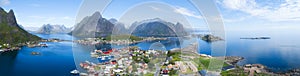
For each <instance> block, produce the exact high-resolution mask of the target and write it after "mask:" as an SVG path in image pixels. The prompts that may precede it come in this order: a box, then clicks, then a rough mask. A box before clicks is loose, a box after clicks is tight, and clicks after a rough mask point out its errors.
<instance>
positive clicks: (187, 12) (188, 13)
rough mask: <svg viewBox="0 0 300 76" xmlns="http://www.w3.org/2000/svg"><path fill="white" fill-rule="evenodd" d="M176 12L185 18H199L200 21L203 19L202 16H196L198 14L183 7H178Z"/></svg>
mask: <svg viewBox="0 0 300 76" xmlns="http://www.w3.org/2000/svg"><path fill="white" fill-rule="evenodd" d="M174 12H176V13H179V14H182V15H185V16H189V17H194V18H198V19H202V16H201V15H196V12H194V11H191V10H188V9H186V8H183V7H177V8H176V9H175V10H174Z"/></svg>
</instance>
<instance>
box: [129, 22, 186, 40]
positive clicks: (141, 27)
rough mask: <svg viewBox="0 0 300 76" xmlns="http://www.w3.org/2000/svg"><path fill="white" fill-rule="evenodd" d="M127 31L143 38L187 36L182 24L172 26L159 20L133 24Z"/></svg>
mask: <svg viewBox="0 0 300 76" xmlns="http://www.w3.org/2000/svg"><path fill="white" fill-rule="evenodd" d="M129 30H130V31H131V33H132V34H133V35H135V36H143V37H152V36H153V37H175V36H177V37H180V36H186V35H187V32H186V31H185V29H184V28H183V25H182V24H180V23H176V24H173V23H170V22H166V21H164V20H161V19H159V18H155V19H149V20H144V21H141V22H135V23H133V24H132V25H131V27H130V29H129Z"/></svg>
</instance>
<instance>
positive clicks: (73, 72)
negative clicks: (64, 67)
mask: <svg viewBox="0 0 300 76" xmlns="http://www.w3.org/2000/svg"><path fill="white" fill-rule="evenodd" d="M70 73H71V74H79V73H80V72H79V71H78V70H76V69H75V70H72V71H71V72H70Z"/></svg>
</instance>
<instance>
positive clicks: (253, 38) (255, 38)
mask: <svg viewBox="0 0 300 76" xmlns="http://www.w3.org/2000/svg"><path fill="white" fill-rule="evenodd" d="M240 39H251V40H257V39H271V37H243V38H240Z"/></svg>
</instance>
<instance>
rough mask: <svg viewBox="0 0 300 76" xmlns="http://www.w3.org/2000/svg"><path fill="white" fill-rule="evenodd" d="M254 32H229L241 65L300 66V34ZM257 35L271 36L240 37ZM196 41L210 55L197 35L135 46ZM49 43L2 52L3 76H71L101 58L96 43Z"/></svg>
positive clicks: (229, 50) (229, 41) (229, 43)
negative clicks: (80, 66)
mask: <svg viewBox="0 0 300 76" xmlns="http://www.w3.org/2000/svg"><path fill="white" fill-rule="evenodd" d="M253 33H255V32H240V33H236V32H235V31H231V32H228V33H227V35H226V46H227V48H226V50H227V51H226V55H227V56H242V57H245V60H244V61H242V62H241V63H240V64H252V63H259V64H263V65H266V66H267V67H269V68H271V70H272V71H286V70H289V69H293V68H300V61H299V60H300V47H299V46H300V42H299V40H298V39H299V37H298V36H300V35H299V34H297V33H294V34H291V33H290V32H264V33H260V32H257V33H255V34H253ZM36 35H37V36H39V37H42V38H45V39H48V38H59V39H64V40H72V39H76V38H73V37H72V36H70V35H67V34H51V35H45V34H36ZM255 36H270V37H271V39H266V40H242V39H240V37H255ZM158 42H159V43H158ZM194 42H198V43H199V49H198V51H199V53H203V54H211V43H208V42H205V41H202V40H200V39H194V38H192V39H188V38H187V39H183V40H182V41H178V40H176V39H174V38H169V39H168V40H163V41H150V42H142V43H138V44H135V45H134V46H138V47H140V48H141V49H144V50H147V49H151V48H155V47H153V44H154V43H155V44H160V45H163V47H164V49H165V50H170V49H172V48H179V47H185V46H188V45H190V44H191V43H194ZM180 43H181V44H180ZM46 44H48V47H47V48H42V47H37V48H28V47H22V49H21V50H19V51H15V52H5V53H1V55H0V67H1V68H0V76H70V75H71V74H70V71H71V70H74V69H76V66H77V67H78V65H75V64H79V63H80V62H83V61H86V60H88V61H91V62H98V59H96V58H91V57H90V52H91V51H93V50H94V49H95V48H97V47H95V46H83V45H80V44H73V43H72V42H69V41H65V42H46ZM105 46H107V45H105ZM117 47H122V46H117ZM117 47H116V48H117ZM114 48H115V47H114ZM31 52H40V53H41V55H31ZM79 70H81V69H79Z"/></svg>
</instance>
